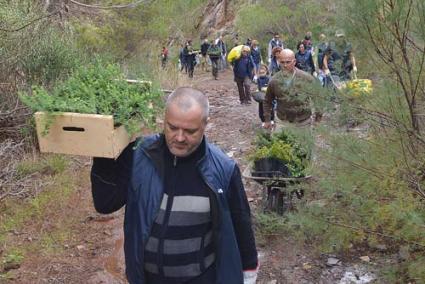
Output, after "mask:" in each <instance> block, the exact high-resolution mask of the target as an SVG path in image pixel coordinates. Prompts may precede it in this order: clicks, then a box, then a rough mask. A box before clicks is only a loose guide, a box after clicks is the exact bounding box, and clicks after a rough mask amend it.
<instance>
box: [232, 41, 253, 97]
mask: <svg viewBox="0 0 425 284" xmlns="http://www.w3.org/2000/svg"><path fill="white" fill-rule="evenodd" d="M232 64H233V74H234V76H235V82H236V85H237V86H238V92H239V100H240V102H241V104H251V90H250V88H251V79H252V77H253V71H254V69H255V66H254V60H253V59H252V56H251V55H250V48H249V47H248V46H246V45H245V46H243V47H242V51H241V57H240V58H239V59H236V60H235V61H233V63H232Z"/></svg>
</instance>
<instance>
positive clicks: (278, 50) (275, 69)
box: [269, 46, 283, 76]
mask: <svg viewBox="0 0 425 284" xmlns="http://www.w3.org/2000/svg"><path fill="white" fill-rule="evenodd" d="M282 50H283V49H282V48H281V47H279V46H276V47H275V48H273V50H272V56H273V58H272V61H271V63H270V65H269V66H270V68H271V69H269V70H270V74H271V75H272V76H273V75H274V74H276V73H277V72H279V71H280V64H279V62H277V56H278V55H279V53H281V52H282Z"/></svg>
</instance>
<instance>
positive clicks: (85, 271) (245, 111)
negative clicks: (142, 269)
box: [0, 70, 376, 284]
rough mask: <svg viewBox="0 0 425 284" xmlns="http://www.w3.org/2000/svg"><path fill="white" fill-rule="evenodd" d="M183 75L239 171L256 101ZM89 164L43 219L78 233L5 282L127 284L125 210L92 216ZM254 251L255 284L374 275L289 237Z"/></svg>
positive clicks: (28, 236)
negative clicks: (205, 101) (201, 97)
mask: <svg viewBox="0 0 425 284" xmlns="http://www.w3.org/2000/svg"><path fill="white" fill-rule="evenodd" d="M181 76H182V80H181V81H182V82H183V83H182V84H186V85H193V86H195V87H197V88H199V89H201V90H203V91H204V92H205V93H206V94H207V95H208V98H209V99H210V104H211V114H210V116H211V118H210V123H209V126H208V129H207V137H208V139H209V140H210V141H212V142H214V143H215V144H217V145H219V146H220V147H221V148H222V149H223V150H224V151H225V152H226V153H227V154H228V155H229V156H231V157H233V158H234V159H235V160H236V161H237V162H238V164H239V166H240V167H241V170H242V171H243V170H244V169H245V168H246V166H247V155H248V154H249V153H250V151H252V150H253V145H252V142H253V139H254V137H255V133H256V131H257V130H258V129H259V128H260V121H259V119H258V114H257V108H258V105H257V103H255V102H253V103H252V104H251V105H241V104H240V103H239V100H238V95H237V90H236V84H235V83H234V82H233V80H232V74H231V71H230V70H227V71H225V72H221V73H220V74H219V80H213V79H212V78H211V76H210V74H208V73H202V74H201V72H198V73H195V78H194V79H193V80H189V79H187V78H186V77H185V75H184V74H182V75H181ZM253 88H255V86H254V85H253ZM90 164H91V161H90V159H88V158H78V159H77V166H78V167H77V168H76V169H75V171H73V172H74V175H76V177H77V179H78V181H79V182H78V184H77V187H76V189H75V193H74V194H73V196H72V198H71V201H70V202H69V204H67V206H66V207H65V208H63V210H61V211H60V212H51V213H50V215H49V216H46V220H45V222H44V223H45V224H46V226H49V225H50V226H57V225H56V224H57V223H60V222H61V220H68V221H69V222H70V223H71V224H72V225H71V230H72V232H71V233H76V232H77V233H78V234H77V237H76V238H74V239H72V241H69V243H66V244H64V245H63V247H61V248H60V249H58V250H57V251H55V252H53V253H49V254H48V256H47V255H46V256H45V255H39V254H33V255H31V254H29V255H27V256H26V257H25V261H24V262H23V263H22V264H21V266H20V267H19V268H17V269H16V270H15V276H14V277H13V279H11V280H9V281H8V282H10V283H96V284H99V283H111V284H114V283H117V284H118V283H126V281H125V275H124V258H123V249H122V245H123V232H122V223H123V213H124V211H123V210H121V211H119V212H116V213H114V214H111V215H100V214H98V213H96V212H95V211H94V209H93V206H92V203H91V193H90V182H89V171H90ZM244 182H245V185H246V190H247V195H248V198H249V201H250V204H251V206H252V209H253V212H255V211H256V210H261V198H262V192H261V187H260V186H259V185H258V184H256V183H255V182H253V181H250V180H244ZM43 229H44V228H35V227H31V224H28V225H27V230H26V231H25V232H19V234H17V236H16V240H17V242H19V243H20V244H22V245H26V246H29V245H31V242H33V241H34V238H36V236H37V234H38V232H39V230H43ZM259 233H260V232H257V235H259ZM258 249H259V255H260V261H261V270H260V273H259V278H258V283H268V284H274V283H369V282H370V281H372V279H373V278H374V276H373V274H372V273H371V272H370V271H373V268H371V264H370V263H369V262H370V260H367V261H366V260H364V261H355V260H354V259H353V258H352V257H351V258H350V257H342V256H339V257H336V256H330V255H324V254H322V255H319V256H317V255H313V254H312V249H311V248H309V246H308V244H305V245H303V246H300V245H299V244H298V243H297V242H296V241H294V240H293V239H291V237H289V236H283V235H274V236H271V237H267V238H264V237H261V238H258ZM353 263H358V264H357V265H354V264H353ZM1 281H2V280H1V279H0V282H1ZM375 281H376V280H375Z"/></svg>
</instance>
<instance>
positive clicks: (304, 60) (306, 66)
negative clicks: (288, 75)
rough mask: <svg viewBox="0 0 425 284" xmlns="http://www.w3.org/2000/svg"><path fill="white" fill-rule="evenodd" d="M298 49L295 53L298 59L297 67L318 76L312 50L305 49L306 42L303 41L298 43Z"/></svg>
mask: <svg viewBox="0 0 425 284" xmlns="http://www.w3.org/2000/svg"><path fill="white" fill-rule="evenodd" d="M297 50H298V52H297V53H296V54H295V59H296V61H297V62H296V64H295V67H297V68H298V69H301V70H303V71H304V72H307V73H310V74H312V75H313V76H315V77H316V76H317V74H316V70H315V67H314V61H313V56H312V55H311V52H310V51H308V50H306V49H305V46H304V43H302V42H300V43H298V46H297Z"/></svg>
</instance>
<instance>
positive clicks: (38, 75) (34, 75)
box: [21, 28, 82, 85]
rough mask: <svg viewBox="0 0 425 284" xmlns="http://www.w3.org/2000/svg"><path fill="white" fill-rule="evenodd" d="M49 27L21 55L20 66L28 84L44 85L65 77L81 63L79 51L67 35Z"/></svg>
mask: <svg viewBox="0 0 425 284" xmlns="http://www.w3.org/2000/svg"><path fill="white" fill-rule="evenodd" d="M60 33H62V31H59V30H58V29H54V28H50V29H49V30H48V31H45V33H44V36H43V37H42V38H40V39H38V40H37V41H35V42H34V43H33V45H32V46H31V48H30V49H29V50H28V51H27V53H25V54H24V55H23V56H22V60H21V67H22V69H23V71H24V72H25V74H26V75H27V79H28V81H29V83H30V84H39V85H46V84H51V83H53V82H54V81H56V80H58V79H61V78H64V77H66V76H67V75H68V74H69V73H70V72H71V70H72V69H74V68H75V67H76V66H78V65H80V64H81V61H80V60H81V59H82V58H81V51H78V50H77V49H76V47H75V46H74V44H73V42H72V39H70V38H68V35H65V36H64V35H61V34H60Z"/></svg>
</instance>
